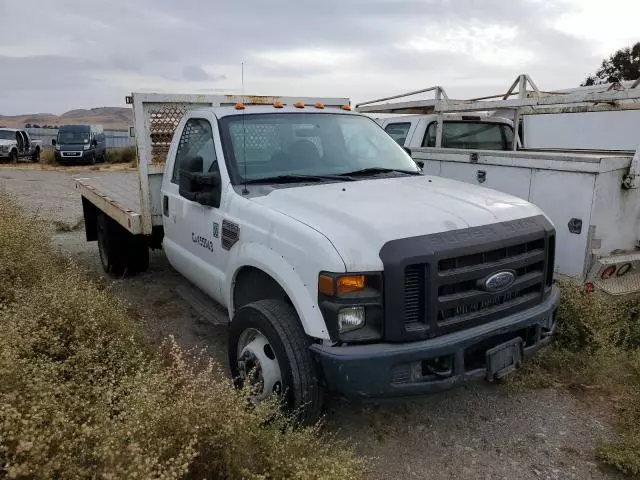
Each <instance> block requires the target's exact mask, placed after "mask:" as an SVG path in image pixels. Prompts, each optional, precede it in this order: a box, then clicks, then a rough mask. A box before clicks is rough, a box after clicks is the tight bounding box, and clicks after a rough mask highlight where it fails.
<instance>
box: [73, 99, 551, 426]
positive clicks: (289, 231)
mask: <svg viewBox="0 0 640 480" xmlns="http://www.w3.org/2000/svg"><path fill="white" fill-rule="evenodd" d="M127 101H128V103H130V104H132V105H133V110H134V120H135V134H136V139H137V148H138V164H139V168H138V174H137V175H132V176H131V178H130V179H128V180H127V181H123V180H122V178H121V176H120V175H119V176H117V177H113V178H112V180H111V181H110V179H109V177H107V176H100V177H97V176H96V177H88V178H81V179H78V180H77V189H78V191H79V193H80V195H81V196H82V202H83V209H84V216H85V225H86V237H87V240H89V241H96V240H97V241H98V245H99V251H100V257H101V261H102V265H103V267H104V269H105V270H106V271H107V272H108V273H110V274H112V275H115V276H124V275H127V274H135V273H138V272H142V271H144V270H146V268H147V267H148V262H149V255H148V250H149V248H163V249H164V252H165V253H166V255H167V257H168V260H169V262H170V263H171V265H172V266H173V267H174V268H175V269H176V270H177V271H178V272H180V273H181V274H182V275H183V276H184V277H186V279H187V280H189V282H191V283H192V284H193V285H194V289H197V291H198V292H200V294H201V296H200V298H205V299H207V300H210V301H215V302H217V303H218V304H219V305H221V306H222V307H224V308H225V309H226V310H227V311H228V324H229V342H228V343H229V352H228V353H229V365H230V369H231V374H232V376H233V377H234V378H236V379H238V381H239V382H240V383H243V382H246V381H249V382H250V383H251V385H252V387H253V388H254V391H255V394H256V397H257V398H258V399H261V398H264V397H266V396H268V395H271V394H273V393H274V392H275V393H279V394H282V395H284V399H285V401H286V403H287V405H288V406H289V407H291V408H293V409H295V410H296V411H297V412H298V414H299V417H300V419H301V420H302V421H307V422H308V421H314V420H315V419H316V418H317V417H318V415H319V413H320V408H321V404H322V392H323V390H324V389H327V390H330V391H334V392H338V393H340V394H344V395H346V396H354V397H374V396H400V395H410V394H423V393H427V392H432V391H436V390H443V389H446V388H450V387H452V386H454V385H457V384H460V383H463V382H465V381H468V380H471V379H475V378H485V379H488V380H493V379H496V378H501V377H502V376H504V375H505V374H507V373H509V372H510V371H512V370H513V369H514V368H516V367H517V366H518V365H519V364H520V363H521V362H522V361H523V360H524V359H525V358H526V357H528V356H529V355H531V354H532V353H534V352H535V351H537V350H538V349H539V348H541V347H542V346H544V345H546V344H547V343H548V342H549V341H550V339H551V336H552V334H553V332H554V329H555V312H556V309H557V305H558V299H559V292H558V288H557V286H556V285H554V284H553V282H552V273H553V264H554V244H555V231H554V227H553V225H552V224H551V222H550V221H549V220H548V217H546V216H545V215H544V214H543V213H542V211H541V210H540V209H539V208H537V207H535V206H534V205H532V204H530V203H528V202H526V201H524V200H521V199H518V198H515V197H513V196H510V195H508V194H504V193H500V192H496V191H493V190H489V189H486V188H483V187H479V186H473V185H467V184H465V183H462V182H456V181H452V180H448V179H444V178H440V177H437V176H430V175H425V174H424V173H423V172H422V171H421V170H420V169H419V168H418V167H417V166H416V164H415V162H414V161H413V160H412V159H411V158H410V156H409V155H408V154H407V153H406V152H405V151H404V150H403V149H402V148H401V147H400V146H399V145H397V144H396V143H395V142H394V141H393V140H392V139H391V138H390V137H389V136H388V135H387V134H386V133H385V132H384V131H383V130H382V129H381V128H380V127H379V125H377V124H376V123H375V122H374V121H373V120H372V119H370V118H368V117H366V116H364V115H360V114H357V113H354V112H352V111H351V108H350V106H349V104H348V99H318V98H284V97H249V96H245V97H233V96H203V95H193V96H187V95H159V94H137V93H136V94H133V95H132V96H131V97H128V100H127ZM251 371H253V372H254V374H253V375H250V374H249V372H251Z"/></svg>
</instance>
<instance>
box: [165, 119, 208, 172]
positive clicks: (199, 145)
mask: <svg viewBox="0 0 640 480" xmlns="http://www.w3.org/2000/svg"><path fill="white" fill-rule="evenodd" d="M193 157H202V170H203V173H205V172H213V171H215V170H217V168H218V162H217V158H216V150H215V147H214V143H213V133H212V130H211V124H210V123H209V121H208V120H205V119H203V118H191V119H189V120H188V121H187V123H186V124H185V126H184V129H183V130H182V135H181V136H180V143H179V144H178V152H177V153H176V161H175V163H174V165H173V175H172V177H171V181H172V182H173V183H176V184H177V183H179V181H180V168H181V166H182V165H183V163H184V162H185V160H186V159H187V158H193Z"/></svg>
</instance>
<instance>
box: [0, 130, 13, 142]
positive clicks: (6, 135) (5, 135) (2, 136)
mask: <svg viewBox="0 0 640 480" xmlns="http://www.w3.org/2000/svg"><path fill="white" fill-rule="evenodd" d="M15 139H16V132H11V131H9V130H0V140H15Z"/></svg>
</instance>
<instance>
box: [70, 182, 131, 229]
mask: <svg viewBox="0 0 640 480" xmlns="http://www.w3.org/2000/svg"><path fill="white" fill-rule="evenodd" d="M76 189H77V190H78V191H79V192H80V195H82V196H83V197H85V198H86V199H87V200H88V201H89V202H91V203H92V204H93V205H95V206H96V208H98V209H99V210H101V211H102V212H104V213H105V214H107V215H108V216H109V217H111V218H113V219H114V220H115V221H116V222H118V223H119V224H120V225H122V226H123V227H124V228H125V229H127V231H129V232H131V233H132V234H134V235H139V234H141V233H143V232H142V222H141V218H140V214H139V213H137V212H134V211H132V210H129V209H128V208H126V207H125V206H123V205H121V204H120V203H119V202H118V201H116V200H114V199H113V198H111V197H109V196H107V195H105V194H104V193H102V192H100V191H99V190H98V189H97V188H95V187H93V186H92V185H91V184H90V183H88V182H87V181H86V180H85V179H81V178H80V179H76Z"/></svg>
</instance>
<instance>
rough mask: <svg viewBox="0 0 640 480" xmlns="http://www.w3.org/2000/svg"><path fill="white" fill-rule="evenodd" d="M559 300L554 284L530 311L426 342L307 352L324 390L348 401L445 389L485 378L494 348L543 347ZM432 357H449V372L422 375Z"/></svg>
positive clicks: (525, 351)
mask: <svg viewBox="0 0 640 480" xmlns="http://www.w3.org/2000/svg"><path fill="white" fill-rule="evenodd" d="M559 299H560V291H559V289H558V288H557V287H555V286H554V287H553V288H552V291H551V293H550V294H549V295H548V296H547V297H546V298H545V300H544V301H543V302H542V303H541V304H539V305H537V306H535V307H532V308H529V309H527V310H523V311H521V312H518V313H515V314H513V315H510V316H508V317H504V318H501V319H498V320H495V321H493V322H490V323H487V324H484V325H479V326H476V327H473V328H469V329H466V330H461V331H458V332H454V333H450V334H447V335H442V336H440V337H437V338H433V339H429V340H422V341H417V342H409V343H377V344H370V345H353V346H347V347H339V346H338V347H332V346H324V345H319V344H314V345H312V346H311V350H312V352H313V354H314V355H315V357H316V359H317V360H318V362H319V363H320V366H321V369H322V374H323V378H324V380H325V382H326V384H327V387H328V388H329V390H331V391H334V392H336V393H341V394H343V395H345V396H348V397H384V396H403V395H418V394H425V393H431V392H436V391H441V390H446V389H448V388H451V387H453V386H455V385H458V384H460V383H464V382H466V381H469V380H472V379H477V378H486V377H487V365H486V361H485V358H486V355H485V352H486V351H487V350H489V349H491V348H492V347H494V346H496V345H499V344H502V343H504V342H507V341H509V340H512V339H514V338H517V337H521V338H522V340H523V349H522V356H523V358H527V357H529V356H531V355H532V354H533V353H535V352H536V351H537V350H539V349H540V348H541V347H543V346H545V345H547V344H548V343H549V342H550V341H551V336H552V335H553V332H554V330H555V313H556V309H557V307H558V303H559ZM523 337H524V338H523ZM436 358H439V359H442V358H447V359H449V361H450V365H451V368H450V373H449V374H446V375H443V374H442V372H439V373H438V374H437V375H436V374H425V373H424V372H425V369H424V365H425V364H427V363H428V362H430V361H433V360H434V359H436Z"/></svg>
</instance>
